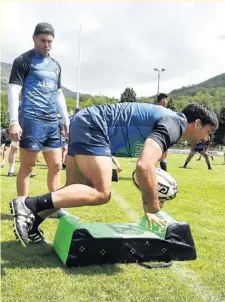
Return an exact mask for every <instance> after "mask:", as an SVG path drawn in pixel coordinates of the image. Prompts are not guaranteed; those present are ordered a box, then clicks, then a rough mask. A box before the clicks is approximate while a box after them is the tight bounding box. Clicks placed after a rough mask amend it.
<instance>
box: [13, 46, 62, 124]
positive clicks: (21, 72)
mask: <svg viewBox="0 0 225 302" xmlns="http://www.w3.org/2000/svg"><path fill="white" fill-rule="evenodd" d="M9 83H10V84H17V85H21V86H22V102H21V107H20V114H21V115H22V116H24V117H26V118H29V119H36V120H43V121H48V122H54V121H57V107H56V98H55V93H56V92H57V90H58V89H60V88H61V68H60V65H59V63H58V62H56V61H55V60H54V59H53V58H51V57H50V56H41V55H40V54H39V53H38V52H37V51H36V50H35V49H33V50H30V51H28V52H26V53H24V54H22V55H21V56H19V57H18V58H16V59H15V60H14V62H13V66H12V71H11V75H10V79H9Z"/></svg>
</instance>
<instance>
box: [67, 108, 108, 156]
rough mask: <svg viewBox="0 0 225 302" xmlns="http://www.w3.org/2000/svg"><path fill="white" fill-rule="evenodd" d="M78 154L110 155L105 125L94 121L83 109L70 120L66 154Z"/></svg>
mask: <svg viewBox="0 0 225 302" xmlns="http://www.w3.org/2000/svg"><path fill="white" fill-rule="evenodd" d="M78 154H81V155H92V156H110V157H111V151H110V144H109V139H108V136H107V126H106V127H105V128H104V127H103V126H102V125H99V124H97V123H96V122H94V121H93V119H92V117H91V115H90V114H89V112H87V111H86V110H85V109H84V110H81V111H79V112H78V113H77V114H76V115H74V116H73V117H72V119H71V120H70V137H69V145H68V155H70V156H74V155H78Z"/></svg>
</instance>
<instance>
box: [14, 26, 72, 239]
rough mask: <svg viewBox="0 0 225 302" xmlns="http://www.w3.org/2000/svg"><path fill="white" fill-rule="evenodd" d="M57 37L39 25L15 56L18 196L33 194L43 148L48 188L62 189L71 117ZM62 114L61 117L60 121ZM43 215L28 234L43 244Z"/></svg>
mask: <svg viewBox="0 0 225 302" xmlns="http://www.w3.org/2000/svg"><path fill="white" fill-rule="evenodd" d="M54 37H55V31H54V28H53V27H52V25H51V24H48V23H39V24H37V26H36V27H35V30H34V34H33V42H34V48H33V49H32V50H29V51H27V52H25V53H23V54H22V55H20V56H19V57H17V58H16V59H15V60H14V62H13V66H12V71H11V75H10V79H9V86H8V105H9V115H10V126H9V133H10V137H11V139H12V140H14V141H19V143H20V168H19V172H18V176H17V194H18V196H21V195H29V175H30V173H31V171H32V167H33V166H34V165H35V163H36V160H37V155H38V153H39V152H40V151H41V150H42V152H43V156H44V159H45V161H46V164H47V167H48V175H47V185H48V189H49V191H50V192H52V191H55V190H57V189H58V188H60V170H61V166H62V162H61V161H62V160H61V158H62V152H61V148H62V146H63V145H62V133H64V134H65V135H66V136H67V135H68V132H69V131H68V129H69V116H68V112H67V106H66V100H65V97H64V95H63V92H62V86H61V67H60V65H59V63H58V62H57V61H55V60H54V59H53V58H52V57H51V56H50V54H49V52H50V50H51V48H52V42H53V40H54ZM20 93H21V105H20V112H19V114H18V109H19V103H20V101H19V95H20ZM57 113H59V114H60V115H61V117H62V123H61V125H60V124H59V122H58V120H57ZM66 213H67V212H65V213H64V214H66ZM39 214H40V216H39V218H38V221H37V223H36V225H34V227H33V228H32V230H30V233H29V239H30V240H32V241H34V242H36V243H43V240H44V239H43V236H42V233H41V231H40V230H39V228H38V226H39V224H40V223H41V222H42V221H43V218H42V217H45V213H39Z"/></svg>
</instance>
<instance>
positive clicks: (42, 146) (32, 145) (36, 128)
mask: <svg viewBox="0 0 225 302" xmlns="http://www.w3.org/2000/svg"><path fill="white" fill-rule="evenodd" d="M19 122H20V126H21V128H22V129H23V132H22V137H21V140H20V147H21V148H24V149H28V150H31V151H41V150H43V151H52V150H54V149H58V148H62V146H63V140H62V135H61V132H60V125H59V122H58V121H57V122H51V123H46V122H43V121H38V120H33V119H28V118H25V117H21V116H20V118H19Z"/></svg>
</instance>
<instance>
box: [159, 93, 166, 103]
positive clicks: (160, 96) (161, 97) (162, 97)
mask: <svg viewBox="0 0 225 302" xmlns="http://www.w3.org/2000/svg"><path fill="white" fill-rule="evenodd" d="M166 98H168V95H167V94H165V93H160V94H158V96H157V103H159V102H161V101H162V99H166Z"/></svg>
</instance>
